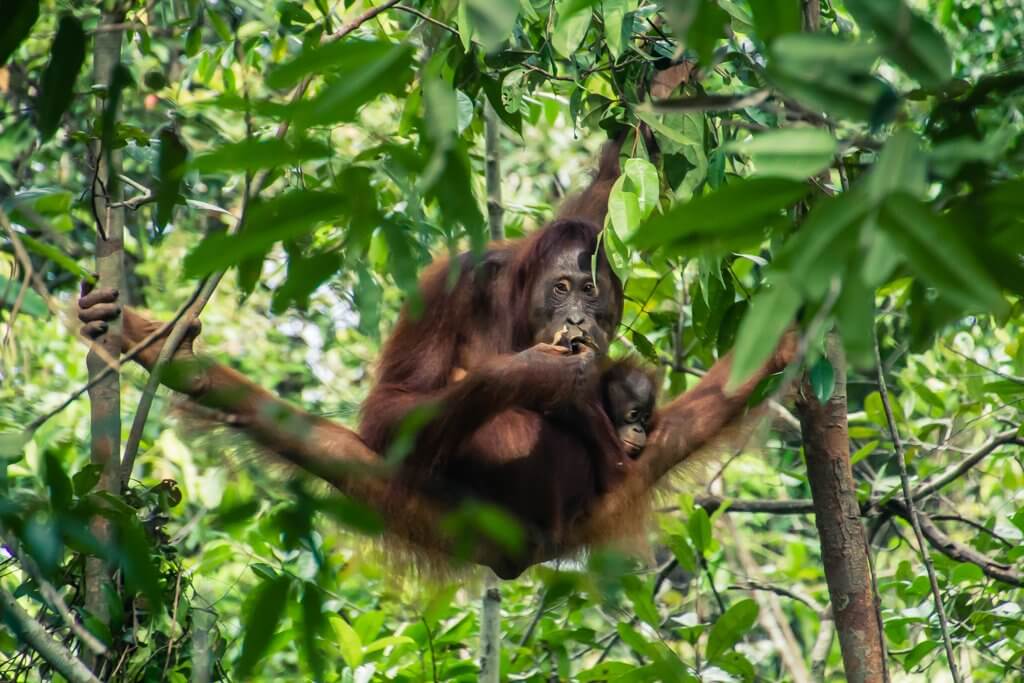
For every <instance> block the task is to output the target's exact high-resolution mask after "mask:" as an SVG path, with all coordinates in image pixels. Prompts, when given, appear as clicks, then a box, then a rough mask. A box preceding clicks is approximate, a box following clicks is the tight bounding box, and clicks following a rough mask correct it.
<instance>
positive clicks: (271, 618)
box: [234, 576, 291, 680]
mask: <svg viewBox="0 0 1024 683" xmlns="http://www.w3.org/2000/svg"><path fill="white" fill-rule="evenodd" d="M290 585H291V579H289V578H288V577H287V576H277V577H274V578H271V579H267V580H265V581H264V582H263V583H261V584H260V585H259V587H258V588H257V589H256V594H255V598H254V599H253V603H252V609H251V610H250V612H249V614H248V617H247V618H246V622H245V628H244V629H243V632H244V633H245V639H244V640H243V641H242V654H241V656H240V657H239V658H238V664H237V665H236V666H235V676H234V677H235V678H237V679H238V680H246V678H247V677H248V675H249V674H250V672H252V670H253V668H254V667H255V666H256V663H257V662H259V661H260V659H261V658H262V657H263V654H264V653H265V652H266V651H267V648H268V647H269V645H270V641H271V640H272V639H273V637H274V632H275V631H276V630H277V625H278V624H279V623H280V622H281V617H282V616H284V606H285V601H286V600H287V599H288V588H289V586H290Z"/></svg>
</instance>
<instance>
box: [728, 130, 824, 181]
mask: <svg viewBox="0 0 1024 683" xmlns="http://www.w3.org/2000/svg"><path fill="white" fill-rule="evenodd" d="M836 147H837V145H836V141H835V138H833V137H832V136H831V135H829V134H828V132H827V131H824V130H822V129H821V128H811V127H800V128H780V129H777V130H769V131H765V132H763V133H758V134H757V135H754V136H753V137H752V138H750V139H749V140H744V141H742V142H733V143H730V144H729V145H728V146H727V147H726V150H727V151H730V152H739V153H740V154H746V155H747V156H749V157H750V158H751V160H752V161H753V162H754V167H755V168H754V173H755V175H760V176H774V177H776V178H792V179H793V180H804V179H806V178H808V177H810V176H812V175H816V174H818V173H820V172H821V171H823V170H824V169H826V168H828V167H829V165H830V164H831V163H832V159H833V157H834V156H835V153H836Z"/></svg>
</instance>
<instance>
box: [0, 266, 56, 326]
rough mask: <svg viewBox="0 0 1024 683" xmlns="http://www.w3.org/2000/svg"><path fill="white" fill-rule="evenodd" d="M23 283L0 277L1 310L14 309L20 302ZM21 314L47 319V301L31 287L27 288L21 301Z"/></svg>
mask: <svg viewBox="0 0 1024 683" xmlns="http://www.w3.org/2000/svg"><path fill="white" fill-rule="evenodd" d="M21 286H22V282H15V281H14V280H10V279H8V278H7V277H5V276H4V275H0V308H8V309H11V310H13V309H14V302H15V301H17V300H18V296H19V294H20V293H21ZM20 312H21V313H25V314H28V315H30V316H32V317H33V318H45V317H46V316H47V315H49V309H47V307H46V300H45V299H43V297H41V296H39V295H38V294H36V292H35V290H33V289H32V287H31V285H29V286H28V287H26V288H25V295H24V296H23V297H22V299H21V309H20Z"/></svg>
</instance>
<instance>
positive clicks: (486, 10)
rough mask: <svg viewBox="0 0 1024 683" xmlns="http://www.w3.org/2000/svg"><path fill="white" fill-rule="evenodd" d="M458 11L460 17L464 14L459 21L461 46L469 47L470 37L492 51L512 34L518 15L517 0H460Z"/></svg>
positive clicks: (488, 50) (486, 49)
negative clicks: (461, 36) (461, 35)
mask: <svg viewBox="0 0 1024 683" xmlns="http://www.w3.org/2000/svg"><path fill="white" fill-rule="evenodd" d="M459 13H460V18H462V17H463V16H464V19H462V20H461V21H460V22H459V26H460V34H464V35H463V47H465V48H466V49H467V50H468V49H469V39H470V38H471V37H472V38H476V39H477V40H479V41H480V44H481V45H483V48H484V50H485V51H487V52H493V51H495V50H496V49H497V48H498V47H500V46H501V44H502V43H504V42H505V41H506V40H507V39H508V37H509V36H510V35H512V29H513V28H515V25H516V18H517V17H518V16H519V2H518V1H517V0H462V2H461V3H460V4H459ZM463 13H464V14H463ZM466 34H468V35H466Z"/></svg>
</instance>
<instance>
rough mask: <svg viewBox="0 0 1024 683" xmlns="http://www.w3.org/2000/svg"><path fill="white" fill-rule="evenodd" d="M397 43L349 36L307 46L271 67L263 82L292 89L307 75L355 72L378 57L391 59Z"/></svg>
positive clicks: (367, 65) (369, 64)
mask: <svg viewBox="0 0 1024 683" xmlns="http://www.w3.org/2000/svg"><path fill="white" fill-rule="evenodd" d="M396 47H399V46H396V45H395V44H394V43H389V42H387V41H382V40H360V39H354V38H352V37H351V36H350V37H348V38H346V39H345V40H337V41H334V42H331V43H325V44H323V45H315V46H313V47H306V48H305V49H303V50H302V52H300V53H299V55H298V56H297V57H295V59H292V60H291V61H289V62H285V63H284V64H280V65H277V66H275V67H273V68H272V69H271V70H270V71H269V72H268V73H267V79H266V83H267V85H268V86H270V87H271V88H275V89H283V88H291V87H292V86H294V85H296V84H298V82H299V81H301V80H302V79H303V78H305V77H306V76H330V75H332V74H334V73H336V72H340V73H342V74H344V73H349V74H352V73H358V72H359V71H360V70H362V69H372V68H373V65H374V64H375V63H377V62H379V61H381V60H387V59H392V58H393V57H394V52H395V49H396Z"/></svg>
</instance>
